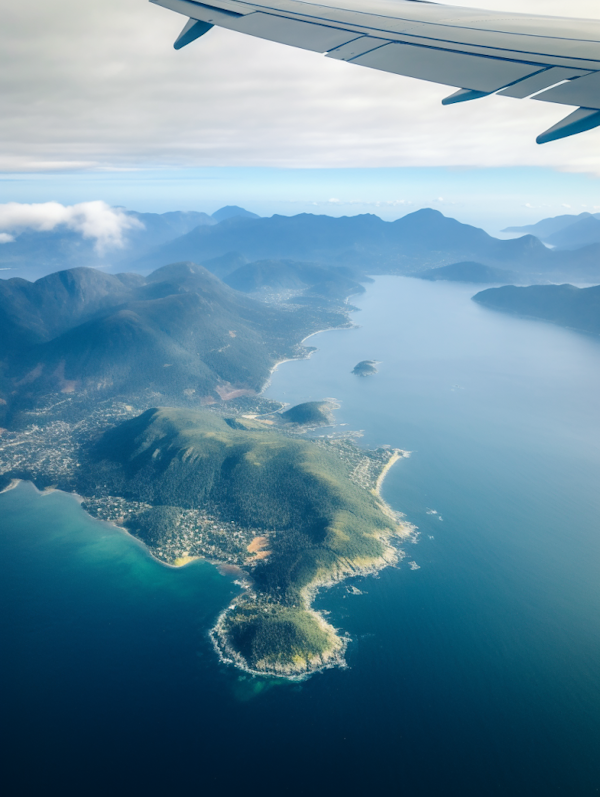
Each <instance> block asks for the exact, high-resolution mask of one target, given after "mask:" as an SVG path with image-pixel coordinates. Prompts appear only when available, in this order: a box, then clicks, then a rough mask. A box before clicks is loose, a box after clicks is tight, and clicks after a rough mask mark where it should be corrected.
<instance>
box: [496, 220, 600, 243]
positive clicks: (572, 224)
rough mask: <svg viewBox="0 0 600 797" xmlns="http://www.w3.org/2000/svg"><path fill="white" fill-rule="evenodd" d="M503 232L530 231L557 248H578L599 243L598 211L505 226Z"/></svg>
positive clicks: (522, 232)
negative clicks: (523, 225) (535, 222)
mask: <svg viewBox="0 0 600 797" xmlns="http://www.w3.org/2000/svg"><path fill="white" fill-rule="evenodd" d="M504 232H511V233H517V234H520V235H523V234H528V233H530V234H531V235H535V236H537V237H538V238H539V239H540V240H542V241H544V243H546V244H548V245H549V246H552V247H556V248H557V249H580V248H582V247H585V246H590V245H591V244H598V243H600V213H579V214H578V215H577V216H575V215H564V216H555V217H554V218H552V219H542V221H538V222H537V224H530V225H528V226H526V227H507V228H506V229H505V230H504Z"/></svg>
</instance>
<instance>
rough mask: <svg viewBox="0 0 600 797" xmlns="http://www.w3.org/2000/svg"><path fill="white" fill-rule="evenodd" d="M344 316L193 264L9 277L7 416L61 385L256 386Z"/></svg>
mask: <svg viewBox="0 0 600 797" xmlns="http://www.w3.org/2000/svg"><path fill="white" fill-rule="evenodd" d="M234 259H235V260H236V262H237V256H236V258H234ZM346 323H347V319H346V317H345V316H344V315H343V314H342V313H340V312H336V311H334V310H328V309H326V308H319V307H310V306H307V307H302V308H298V307H296V308H292V307H289V308H280V307H275V306H273V305H269V304H265V303H263V302H258V301H256V300H254V299H251V298H249V297H248V296H245V295H243V294H242V293H239V292H238V291H236V290H233V289H232V288H230V287H228V286H227V285H225V284H224V283H222V282H221V281H220V279H218V278H217V277H216V276H215V275H214V274H211V273H210V272H209V271H207V270H206V269H204V268H202V267H201V266H197V265H194V264H193V263H176V264H173V265H170V266H165V267H163V268H160V269H158V270H157V271H155V272H154V273H152V274H150V275H149V276H148V277H142V276H140V275H132V274H120V275H117V276H113V275H107V274H103V273H102V272H100V271H95V270H94V269H87V268H86V269H84V268H82V269H74V270H71V271H64V272H59V273H57V274H52V275H50V276H48V277H44V278H43V279H40V280H38V281H37V282H35V283H30V282H27V281H26V280H20V279H12V280H0V336H1V337H2V344H3V345H2V347H0V367H1V368H2V369H3V372H4V374H5V377H6V384H5V389H4V390H3V389H2V385H0V399H2V400H3V401H4V402H5V403H4V404H2V408H3V409H2V411H1V412H0V421H2V422H3V418H2V417H1V416H2V414H3V413H4V414H7V413H8V412H9V410H8V409H7V407H12V406H14V407H15V408H16V409H18V407H19V406H20V403H21V402H23V401H25V402H28V406H31V404H34V405H35V402H36V401H38V400H39V399H40V397H43V396H44V395H47V394H49V393H53V392H59V391H68V392H70V393H73V394H74V395H77V394H85V395H88V396H98V395H101V396H103V397H107V396H111V395H112V396H114V395H131V394H137V393H139V392H141V391H145V390H151V391H153V392H155V393H160V394H161V395H163V396H168V397H169V400H170V401H171V400H172V401H174V400H175V399H178V398H179V399H182V397H183V396H184V395H185V396H194V397H195V398H196V399H201V398H203V397H208V398H209V400H218V399H219V397H222V396H223V395H229V394H230V393H231V392H232V391H235V390H251V391H257V390H259V389H261V388H262V386H263V384H264V382H265V381H266V379H267V378H268V376H269V372H270V370H271V368H272V367H273V366H274V364H275V363H276V362H278V361H279V360H282V359H288V358H292V357H294V356H298V354H299V352H300V348H299V345H300V342H301V341H302V340H303V339H304V338H305V337H306V336H307V335H309V334H311V333H312V332H315V331H316V330H319V329H323V328H326V327H336V326H341V325H344V324H346ZM0 425H2V424H0Z"/></svg>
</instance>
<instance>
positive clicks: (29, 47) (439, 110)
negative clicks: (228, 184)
mask: <svg viewBox="0 0 600 797" xmlns="http://www.w3.org/2000/svg"><path fill="white" fill-rule="evenodd" d="M364 2H365V5H367V6H368V3H369V0H364ZM458 4H460V5H465V6H472V7H478V8H494V7H497V8H500V9H501V10H503V11H520V12H531V13H539V14H555V15H565V14H568V15H573V16H582V17H597V16H598V0H570V2H569V3H568V4H567V3H566V1H565V0H458ZM5 5H6V8H5V9H3V16H2V26H0V98H1V101H2V114H1V115H0V140H1V141H2V154H1V156H0V170H4V171H5V172H11V171H12V172H18V171H29V172H39V171H53V170H54V171H55V170H57V169H58V170H60V169H69V168H71V169H76V170H84V171H85V170H90V169H100V170H112V169H137V168H143V169H146V168H156V167H161V166H165V167H173V166H185V167H187V166H272V167H298V168H311V167H365V168H368V167H387V166H390V167H393V166H472V167H479V166H552V167H554V168H557V169H563V170H570V171H579V172H593V173H596V174H600V146H599V141H600V132H598V131H595V132H591V133H586V134H584V135H582V136H579V137H577V138H576V139H571V140H569V139H567V140H564V141H559V142H556V143H554V144H550V145H546V146H544V147H538V146H537V145H536V144H535V137H536V135H537V134H538V133H540V132H542V131H543V130H545V129H546V128H548V127H550V126H551V125H552V124H554V123H555V122H557V121H558V120H559V119H560V118H561V117H562V116H564V115H566V113H567V112H568V109H565V108H562V107H560V106H554V105H551V104H549V103H540V102H530V101H528V100H523V101H519V100H512V99H509V98H503V97H488V98H486V99H482V100H478V101H477V102H473V103H465V104H460V105H454V106H451V107H447V108H443V107H442V106H441V104H440V101H441V99H442V98H443V97H444V96H446V95H447V94H448V93H449V89H448V88H447V87H440V86H436V85H434V84H428V83H425V82H422V81H416V80H411V79H409V78H402V77H398V76H396V75H390V74H386V73H382V72H378V71H376V70H371V69H363V68H360V67H356V66H353V65H350V64H346V63H342V62H339V61H336V60H335V59H328V58H325V57H323V56H322V55H320V54H316V53H310V52H304V51H302V50H297V49H294V48H292V47H285V46H283V45H279V44H274V43H272V42H267V41H263V40H260V39H253V38H251V37H248V36H243V35H241V34H237V33H233V32H231V31H226V30H222V29H217V28H215V29H214V30H212V31H210V33H209V34H208V35H206V36H205V37H202V38H201V39H200V40H199V41H197V42H195V43H193V44H192V45H190V46H189V47H188V48H185V49H184V50H182V51H181V52H178V53H177V52H175V51H174V50H173V48H172V42H173V41H174V39H175V38H176V36H177V34H178V33H179V31H180V29H181V27H182V26H183V24H184V22H185V19H184V18H183V17H181V16H179V15H177V14H173V13H171V12H168V11H166V10H165V9H163V8H160V7H156V6H153V5H150V4H149V3H147V2H146V1H145V0H85V2H84V3H82V2H81V0H53V2H52V3H49V2H48V0H20V1H19V2H18V3H16V2H12V3H6V4H5Z"/></svg>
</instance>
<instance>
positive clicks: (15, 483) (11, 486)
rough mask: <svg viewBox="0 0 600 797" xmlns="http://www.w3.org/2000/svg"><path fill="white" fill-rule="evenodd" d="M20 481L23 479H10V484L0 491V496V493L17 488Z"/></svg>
mask: <svg viewBox="0 0 600 797" xmlns="http://www.w3.org/2000/svg"><path fill="white" fill-rule="evenodd" d="M22 481H23V479H11V482H10V484H8V485H7V486H6V487H5V488H4V489H3V490H0V495H2V493H7V492H8V491H9V490H14V489H15V487H18V485H19V484H20V483H21V482H22ZM36 489H37V488H36Z"/></svg>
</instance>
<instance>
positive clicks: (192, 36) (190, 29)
mask: <svg viewBox="0 0 600 797" xmlns="http://www.w3.org/2000/svg"><path fill="white" fill-rule="evenodd" d="M212 27H214V26H213V25H211V24H210V23H208V22H201V21H199V20H197V19H190V20H189V21H188V23H187V25H186V26H185V28H184V29H183V30H182V31H181V33H180V34H179V36H178V37H177V41H176V42H175V44H174V45H173V47H174V48H175V49H176V50H181V48H182V47H185V46H186V44H191V43H192V42H194V41H196V39H199V38H200V36H204V34H205V33H208V31H209V30H210V29H211V28H212Z"/></svg>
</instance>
